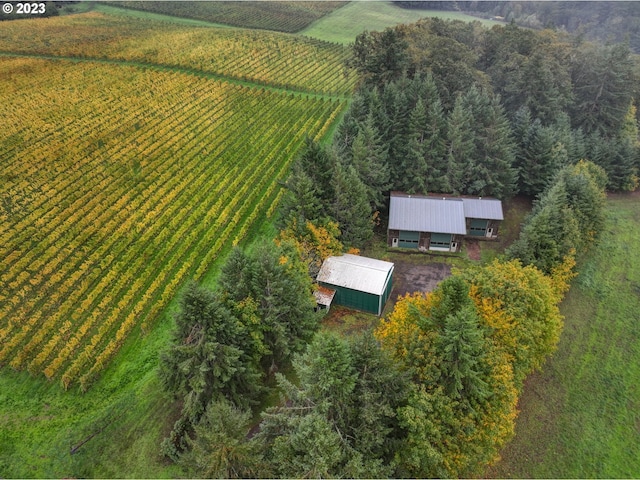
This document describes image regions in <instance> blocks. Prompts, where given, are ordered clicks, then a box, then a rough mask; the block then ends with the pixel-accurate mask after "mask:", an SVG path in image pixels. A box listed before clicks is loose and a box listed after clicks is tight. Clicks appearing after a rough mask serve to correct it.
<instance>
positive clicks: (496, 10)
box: [394, 0, 640, 53]
mask: <svg viewBox="0 0 640 480" xmlns="http://www.w3.org/2000/svg"><path fill="white" fill-rule="evenodd" d="M394 3H395V4H396V5H399V6H401V7H403V8H426V9H433V10H457V11H465V12H471V13H479V14H482V15H483V16H487V17H489V16H500V17H502V18H503V19H504V20H505V21H506V22H515V23H516V24H517V25H520V26H522V27H527V28H537V29H541V28H555V29H560V30H566V31H567V32H570V33H575V34H579V35H581V36H583V37H584V38H586V39H589V40H597V41H600V42H601V43H605V42H625V41H628V42H629V44H630V46H631V49H632V50H633V51H634V52H636V53H640V5H638V3H637V2H610V1H595V2H592V1H586V2H581V1H569V2H544V1H542V2H540V1H526V2H513V1H485V0H483V1H450V0H447V1H413V0H411V1H397V2H394Z"/></svg>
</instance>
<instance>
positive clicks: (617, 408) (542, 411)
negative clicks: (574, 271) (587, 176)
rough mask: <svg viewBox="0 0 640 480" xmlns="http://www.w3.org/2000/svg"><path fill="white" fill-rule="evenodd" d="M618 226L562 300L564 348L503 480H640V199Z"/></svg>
mask: <svg viewBox="0 0 640 480" xmlns="http://www.w3.org/2000/svg"><path fill="white" fill-rule="evenodd" d="M608 207H609V208H608V212H609V218H608V224H607V228H606V231H604V232H603V235H602V238H601V240H600V241H599V245H598V246H597V248H596V249H595V251H594V252H593V253H592V254H590V256H589V258H588V259H587V260H586V261H585V262H584V263H583V264H582V266H581V267H580V269H579V276H578V277H577V278H576V280H575V282H574V286H573V287H572V289H571V291H570V292H569V294H568V295H567V297H566V299H565V301H564V302H563V304H562V313H563V314H564V315H565V317H566V319H565V329H564V332H563V334H562V337H561V340H560V344H559V346H558V351H557V352H556V354H555V355H554V356H553V357H552V358H551V359H549V361H548V362H547V364H546V365H545V367H544V371H543V372H542V373H541V374H537V375H534V376H532V377H531V378H530V379H529V380H528V382H527V384H526V387H525V393H524V395H523V397H522V399H521V402H520V409H521V413H520V416H519V418H518V420H517V425H516V436H515V438H514V440H513V441H512V442H511V444H509V445H508V446H507V448H506V449H505V451H504V452H503V460H502V461H501V462H500V463H499V464H497V465H496V466H495V467H494V468H493V469H492V470H491V471H490V472H488V474H489V475H491V476H493V477H497V478H637V477H638V476H640V442H639V441H638V438H639V435H640V386H639V385H638V378H640V342H639V341H638V339H640V322H638V312H640V197H638V196H637V195H635V196H616V197H611V198H610V199H609V202H608Z"/></svg>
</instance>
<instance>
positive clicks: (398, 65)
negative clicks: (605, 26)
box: [346, 19, 640, 196]
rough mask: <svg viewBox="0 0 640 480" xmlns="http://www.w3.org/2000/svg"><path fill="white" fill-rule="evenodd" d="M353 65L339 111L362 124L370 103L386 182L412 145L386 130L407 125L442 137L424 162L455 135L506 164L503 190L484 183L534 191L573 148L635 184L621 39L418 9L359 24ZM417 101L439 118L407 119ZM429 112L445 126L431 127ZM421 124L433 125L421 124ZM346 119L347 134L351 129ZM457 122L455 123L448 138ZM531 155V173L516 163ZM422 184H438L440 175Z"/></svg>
mask: <svg viewBox="0 0 640 480" xmlns="http://www.w3.org/2000/svg"><path fill="white" fill-rule="evenodd" d="M353 65H354V67H355V68H356V69H357V70H358V71H359V72H360V74H361V76H362V78H363V86H362V87H363V88H361V90H360V92H361V93H360V94H359V95H360V96H361V97H362V98H361V99H359V102H360V103H356V101H354V106H357V108H352V110H351V112H350V113H351V116H353V117H354V119H353V120H352V123H357V124H359V125H362V124H364V123H365V121H366V119H367V115H369V113H370V112H373V113H372V115H373V117H374V120H376V121H375V123H374V126H375V127H376V128H377V130H378V134H379V135H380V136H381V139H382V142H383V144H389V145H390V146H389V158H388V161H389V164H390V167H391V168H390V170H391V172H392V179H391V183H392V184H397V183H401V182H398V179H397V178H395V177H394V176H393V172H397V173H398V174H403V173H405V172H403V171H402V169H400V168H398V165H399V164H400V162H402V161H403V160H404V161H406V160H405V159H406V158H408V157H411V156H415V153H414V152H413V151H412V152H411V153H410V155H407V152H406V150H405V151H404V152H403V151H401V150H400V151H396V150H394V148H393V141H394V140H395V141H396V143H397V144H404V145H409V143H410V139H411V138H412V137H413V138H418V139H419V140H422V141H423V143H422V144H424V140H425V139H426V143H427V145H428V146H431V145H444V148H443V149H442V148H441V150H440V152H439V151H438V150H437V149H436V150H435V152H433V153H431V156H425V155H424V154H422V152H420V154H419V155H418V157H419V158H420V159H421V160H422V159H423V158H424V160H423V161H424V162H425V163H427V162H428V161H431V164H430V165H427V168H428V169H429V170H431V169H436V170H438V169H440V170H442V169H443V168H444V167H443V166H444V165H447V164H448V163H451V162H452V156H453V158H455V153H456V149H457V147H458V148H459V145H460V143H461V142H462V143H463V144H466V145H467V148H468V149H469V153H468V154H467V155H466V158H469V157H470V158H472V159H473V158H474V157H475V158H477V160H476V162H478V163H480V164H481V165H482V164H486V163H488V168H489V169H490V168H491V166H492V164H491V162H498V161H500V162H503V163H504V164H509V166H510V167H511V168H512V169H514V170H515V171H514V172H513V173H514V175H515V182H514V184H512V187H513V186H517V188H512V189H511V190H510V191H509V190H508V189H507V188H506V187H503V185H506V182H505V180H504V179H501V178H500V179H496V178H494V179H491V180H493V182H492V183H493V184H494V185H496V186H497V188H493V190H495V191H496V192H495V193H494V192H491V193H490V194H492V195H497V196H501V195H502V196H508V195H509V194H513V193H519V192H522V193H526V194H534V195H536V194H539V193H540V192H541V189H540V188H539V187H540V184H541V185H542V186H544V185H546V183H545V182H547V183H548V181H549V179H550V178H551V177H550V176H549V175H548V174H547V172H548V171H554V170H555V171H557V170H558V169H559V168H561V167H562V166H564V165H566V164H568V163H575V162H576V161H577V160H580V159H583V158H584V159H588V160H592V161H594V162H595V163H597V164H598V165H600V166H602V167H603V168H604V169H605V171H607V174H608V175H609V184H608V186H607V187H608V188H609V189H611V190H632V189H634V188H635V187H637V171H638V167H639V153H638V138H637V116H636V114H637V112H636V109H635V103H637V102H636V100H637V98H638V95H639V92H638V87H637V85H638V78H639V72H640V70H639V69H638V62H637V57H635V56H633V55H632V54H631V52H630V50H629V48H628V46H627V45H624V44H617V45H607V46H603V45H598V44H592V43H588V42H583V41H579V40H577V39H575V38H573V37H570V36H568V35H564V34H560V33H558V32H553V31H550V30H544V31H533V30H527V29H523V28H519V27H517V26H514V25H507V26H505V27H493V28H492V29H490V30H487V29H484V28H482V27H481V26H480V25H479V24H476V23H463V22H459V21H443V20H439V19H425V20H422V21H420V22H418V23H417V24H413V25H409V26H405V25H400V26H398V27H395V28H393V29H391V28H390V29H387V30H385V31H384V32H371V33H369V32H365V33H363V34H361V35H360V36H358V38H357V39H356V42H355V45H354V60H353ZM406 82H423V83H425V84H426V85H427V86H425V87H422V88H423V93H422V94H421V95H415V94H414V93H413V92H415V87H414V90H409V88H408V86H407V83H406ZM431 82H433V83H435V91H434V88H433V86H431ZM427 92H428V93H427ZM390 97H392V98H393V100H391V101H390ZM418 99H420V100H421V102H420V103H419V102H418ZM438 101H439V103H438ZM362 103H364V105H365V106H364V107H363V106H362V105H361V104H362ZM423 109H426V110H427V111H428V112H432V113H431V115H430V116H429V117H427V118H428V120H431V119H438V118H441V117H439V116H438V115H437V114H436V113H435V112H436V111H437V110H440V109H441V111H442V112H443V114H444V116H445V118H446V122H442V123H439V122H437V120H433V122H432V123H427V124H425V123H424V122H419V123H417V124H416V123H415V119H416V118H417V117H420V115H421V112H422V110H423ZM410 117H413V119H414V124H413V125H411V124H410V122H409V118H410ZM465 121H466V122H467V123H466V124H465ZM437 124H438V125H444V127H442V126H441V127H440V128H433V125H437ZM418 125H420V126H421V128H420V127H419V126H418ZM427 125H428V126H430V127H432V128H431V130H430V131H429V132H428V134H427V135H425V133H427V132H425V131H424V130H425V129H426V126H427ZM351 128H352V130H351V131H350V134H351V136H353V135H354V133H355V132H356V131H357V130H356V127H353V126H352V127H351ZM457 128H461V129H463V131H464V135H463V136H462V139H461V140H460V141H458V142H456V139H457V137H456V129H457ZM356 134H357V133H356ZM346 138H347V142H348V138H349V137H348V136H346ZM415 143H416V142H415V141H414V146H415ZM412 150H413V149H412ZM431 151H432V150H431ZM532 160H534V161H535V164H537V165H540V167H539V169H540V175H539V177H540V178H537V176H536V172H535V171H531V170H530V171H527V169H526V165H528V164H529V165H530V164H531V161H532ZM469 161H471V160H469ZM453 164H454V165H456V166H460V163H459V162H455V161H453ZM461 168H462V169H463V170H464V169H465V166H464V164H463V165H461ZM453 170H454V172H455V170H456V169H455V168H454V169H453ZM408 175H411V173H409V174H408ZM531 177H533V178H531ZM445 178H446V179H447V180H449V183H450V184H452V185H455V183H456V182H455V175H453V181H452V179H450V178H448V176H445ZM536 182H537V183H538V184H539V185H538V186H536V185H535V184H536ZM426 187H427V189H429V190H431V191H437V189H438V188H443V187H446V182H445V184H444V185H443V184H442V183H438V182H436V183H434V184H433V185H431V186H430V185H428V184H427V185H426ZM478 187H479V186H478V185H475V186H474V185H471V186H467V188H466V190H467V191H466V192H463V193H472V194H476V193H479V191H480V190H481V189H480V188H478ZM484 188H485V190H491V189H492V188H491V187H484Z"/></svg>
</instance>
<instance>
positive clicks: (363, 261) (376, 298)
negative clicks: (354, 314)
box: [316, 254, 393, 315]
mask: <svg viewBox="0 0 640 480" xmlns="http://www.w3.org/2000/svg"><path fill="white" fill-rule="evenodd" d="M316 281H317V282H318V285H319V286H320V289H319V291H320V292H321V293H322V295H321V296H322V298H323V300H324V299H326V298H328V295H327V294H328V293H329V292H327V290H328V291H334V292H335V294H333V295H331V294H330V293H329V295H330V296H332V298H331V303H333V304H336V305H342V306H345V307H348V308H353V309H356V310H361V311H363V312H368V313H373V314H374V315H381V314H382V310H383V309H384V306H385V304H386V303H387V300H388V299H389V295H390V294H391V287H392V282H393V263H391V262H385V261H383V260H377V259H375V258H368V257H361V256H359V255H351V254H345V255H341V256H339V257H329V258H327V259H326V260H325V261H324V262H323V264H322V267H321V268H320V272H319V273H318V276H317V278H316ZM316 298H319V296H318V295H316ZM327 307H328V305H327Z"/></svg>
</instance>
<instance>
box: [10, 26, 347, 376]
mask: <svg viewBox="0 0 640 480" xmlns="http://www.w3.org/2000/svg"><path fill="white" fill-rule="evenodd" d="M16 23H17V22H16ZM0 91H2V92H3V101H2V102H0V118H1V119H2V129H1V131H0V201H1V204H0V262H1V263H0V366H1V365H10V366H11V367H13V368H16V369H25V368H26V369H28V370H29V371H30V372H32V373H34V374H39V373H43V374H44V375H45V376H46V377H47V378H49V379H53V378H59V379H60V380H61V382H62V384H63V385H64V387H65V388H68V387H70V386H72V385H75V384H79V385H80V386H81V387H82V388H86V387H88V385H89V384H90V383H91V382H92V381H93V380H94V379H95V377H96V376H97V374H99V372H100V371H101V370H102V369H103V368H104V366H105V365H106V364H107V362H108V361H109V360H110V358H111V357H112V356H113V355H114V353H115V352H116V351H117V350H118V348H119V347H120V346H121V345H122V343H123V342H124V340H125V339H126V337H127V336H128V335H129V334H130V333H131V332H132V331H134V329H142V330H143V331H144V330H146V329H149V328H151V327H152V326H153V322H154V320H155V319H156V318H157V316H158V314H159V312H160V311H161V310H162V309H163V308H164V307H165V306H166V305H167V303H168V302H169V301H170V299H171V298H172V297H173V296H174V295H175V294H176V292H177V289H178V288H179V286H180V285H181V284H183V283H184V282H185V281H186V280H187V279H188V278H199V277H201V276H202V275H203V273H204V272H205V271H206V270H207V268H208V267H209V266H211V264H212V262H213V261H214V260H215V259H216V256H217V255H218V254H219V253H220V251H221V249H223V247H224V246H225V245H230V244H231V243H233V242H237V241H239V240H240V239H242V238H243V236H244V235H245V234H246V233H247V231H248V230H249V229H250V228H251V226H252V225H253V224H254V223H255V222H256V220H258V221H260V220H263V219H264V218H265V217H266V216H267V215H269V214H271V213H272V212H273V205H274V202H275V200H276V198H277V197H278V195H279V194H280V187H279V186H278V182H277V180H279V179H282V178H283V176H284V175H285V174H286V170H287V168H288V166H289V164H290V162H291V161H292V159H293V158H294V156H295V153H296V152H297V150H298V149H299V148H300V146H301V145H302V143H303V140H304V137H305V136H306V135H310V136H312V137H318V138H319V137H320V136H322V135H323V134H324V133H325V132H326V130H327V129H328V128H329V126H330V125H331V123H332V122H333V121H334V119H335V117H336V116H337V115H338V114H339V113H340V112H341V111H342V109H343V108H344V106H345V105H344V102H343V101H342V100H335V99H334V100H332V99H327V98H315V97H311V98H309V97H307V96H304V95H299V94H289V93H280V92H274V91H270V90H265V89H262V88H249V87H246V86H241V85H236V84H232V83H228V82H220V81H214V80H211V79H206V78H200V77H197V76H193V75H187V74H183V73H179V72H172V71H157V70H153V69H140V68H137V67H133V66H117V65H105V64H100V63H92V62H86V61H83V62H79V63H73V62H67V61H61V60H56V61H51V60H43V59H33V58H8V57H5V58H2V57H0ZM7 99H8V100H9V101H7Z"/></svg>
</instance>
